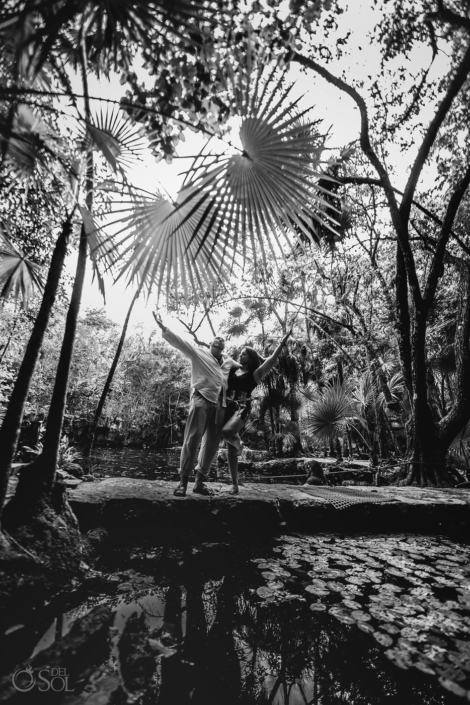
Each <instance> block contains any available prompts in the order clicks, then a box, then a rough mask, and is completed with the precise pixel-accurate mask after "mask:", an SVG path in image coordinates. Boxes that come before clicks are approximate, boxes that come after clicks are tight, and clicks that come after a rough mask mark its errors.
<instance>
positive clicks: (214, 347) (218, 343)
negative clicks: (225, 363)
mask: <svg viewBox="0 0 470 705" xmlns="http://www.w3.org/2000/svg"><path fill="white" fill-rule="evenodd" d="M224 348H225V343H224V341H223V340H221V339H220V338H214V340H213V341H212V343H211V355H213V356H214V357H215V358H216V359H217V360H220V358H221V357H222V353H223V351H224Z"/></svg>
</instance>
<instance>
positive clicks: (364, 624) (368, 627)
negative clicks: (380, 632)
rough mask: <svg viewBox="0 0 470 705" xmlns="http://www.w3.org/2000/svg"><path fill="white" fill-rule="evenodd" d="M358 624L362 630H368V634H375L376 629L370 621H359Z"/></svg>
mask: <svg viewBox="0 0 470 705" xmlns="http://www.w3.org/2000/svg"><path fill="white" fill-rule="evenodd" d="M357 626H358V627H359V629H360V630H361V631H363V632H366V634H373V633H374V631H375V629H374V627H373V626H372V624H369V623H368V622H357Z"/></svg>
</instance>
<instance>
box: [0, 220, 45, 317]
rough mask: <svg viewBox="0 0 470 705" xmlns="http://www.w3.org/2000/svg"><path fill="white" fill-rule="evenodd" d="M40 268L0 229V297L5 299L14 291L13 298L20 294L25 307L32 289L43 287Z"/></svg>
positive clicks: (40, 289) (41, 288)
mask: <svg viewBox="0 0 470 705" xmlns="http://www.w3.org/2000/svg"><path fill="white" fill-rule="evenodd" d="M41 270H42V267H40V266H39V265H38V264H35V263H34V262H31V260H28V259H27V258H26V257H25V256H24V255H23V254H22V253H21V252H20V250H18V249H16V248H15V247H14V246H13V245H12V244H11V242H9V240H7V238H6V237H5V235H4V234H3V233H2V232H1V231H0V287H1V290H0V298H2V299H3V300H5V299H6V298H8V296H9V295H10V294H11V293H12V292H14V294H15V300H18V297H19V296H21V300H22V302H23V305H24V307H25V308H26V309H27V308H28V301H29V298H30V296H31V293H32V292H33V290H34V289H35V288H36V289H38V290H39V291H42V290H43V289H44V282H43V280H42V277H41Z"/></svg>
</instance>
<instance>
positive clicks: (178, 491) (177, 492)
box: [173, 483, 186, 497]
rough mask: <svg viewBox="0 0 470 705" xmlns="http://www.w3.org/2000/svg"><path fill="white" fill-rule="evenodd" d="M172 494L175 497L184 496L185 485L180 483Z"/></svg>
mask: <svg viewBox="0 0 470 705" xmlns="http://www.w3.org/2000/svg"><path fill="white" fill-rule="evenodd" d="M173 494H174V495H175V497H186V487H185V486H184V485H182V484H181V483H180V484H179V485H178V487H177V488H176V490H175V491H174V492H173Z"/></svg>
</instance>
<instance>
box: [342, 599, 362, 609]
mask: <svg viewBox="0 0 470 705" xmlns="http://www.w3.org/2000/svg"><path fill="white" fill-rule="evenodd" d="M343 605H344V606H345V607H348V608H349V609H350V610H359V609H361V604H360V603H359V602H355V601H354V600H347V599H346V600H343Z"/></svg>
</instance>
